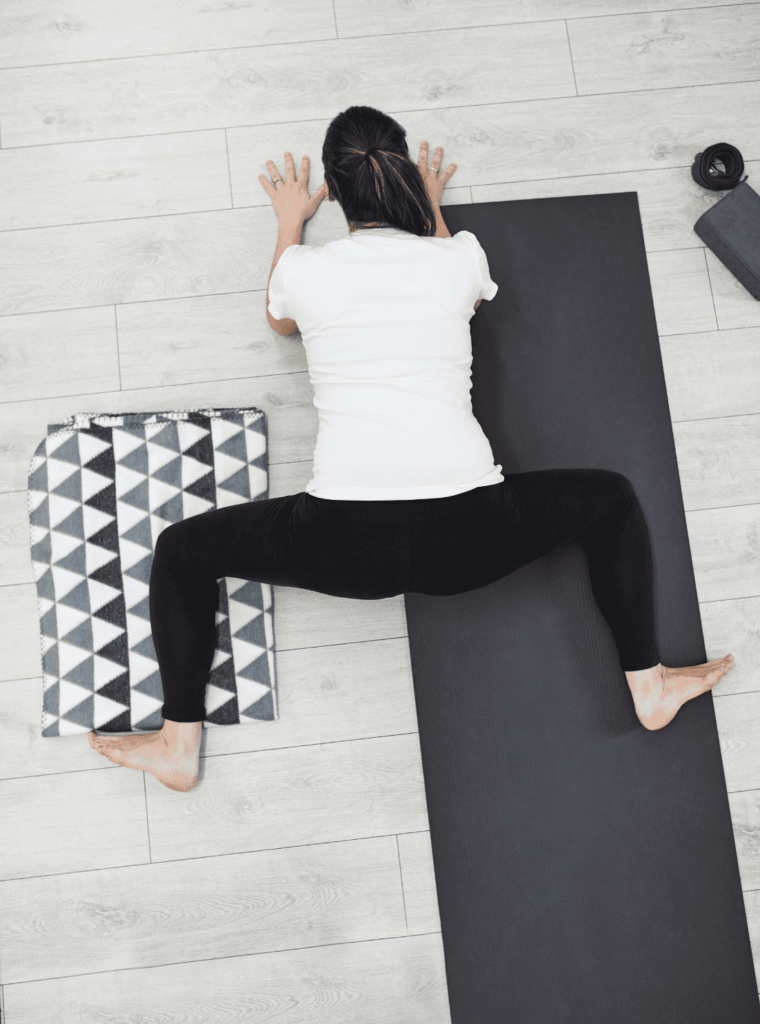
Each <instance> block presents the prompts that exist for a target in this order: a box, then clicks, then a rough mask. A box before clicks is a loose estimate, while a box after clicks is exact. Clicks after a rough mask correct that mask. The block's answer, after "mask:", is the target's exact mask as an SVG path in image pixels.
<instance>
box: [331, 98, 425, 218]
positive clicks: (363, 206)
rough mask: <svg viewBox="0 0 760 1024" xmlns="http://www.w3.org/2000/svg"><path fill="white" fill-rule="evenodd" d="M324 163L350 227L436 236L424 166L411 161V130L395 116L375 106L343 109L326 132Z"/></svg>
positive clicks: (332, 191)
mask: <svg viewBox="0 0 760 1024" xmlns="http://www.w3.org/2000/svg"><path fill="white" fill-rule="evenodd" d="M367 154H368V155H367ZM322 164H323V165H324V169H325V181H326V182H327V187H328V189H329V197H330V199H337V201H338V202H339V203H340V205H341V207H342V208H343V213H344V214H345V215H346V220H348V222H349V224H352V225H354V224H355V225H357V226H361V225H362V224H375V223H382V224H389V225H390V226H391V227H394V228H401V230H402V231H410V232H412V233H413V234H415V235H434V234H435V230H436V224H435V211H434V210H433V207H432V204H431V202H430V197H429V196H428V193H427V189H426V188H425V183H424V181H423V180H422V175H421V174H420V170H419V167H418V166H417V164H415V163H414V162H413V161H412V160H410V159H409V149H408V147H407V144H406V130H405V129H404V128H402V127H401V125H400V124H399V123H398V121H394V119H393V118H392V117H389V116H388V115H387V114H383V113H382V111H380V110H375V109H374V107H349V108H348V109H347V110H343V111H342V112H341V113H340V114H338V116H337V117H334V118H333V120H332V121H331V122H330V125H329V127H328V129H327V133H326V134H325V141H324V145H323V146H322Z"/></svg>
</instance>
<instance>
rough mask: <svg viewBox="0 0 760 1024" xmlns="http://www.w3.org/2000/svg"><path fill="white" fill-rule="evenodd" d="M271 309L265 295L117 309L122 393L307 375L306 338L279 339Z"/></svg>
mask: <svg viewBox="0 0 760 1024" xmlns="http://www.w3.org/2000/svg"><path fill="white" fill-rule="evenodd" d="M265 304H266V291H265V289H263V288H262V289H257V290H256V291H249V292H233V293H232V294H228V295H202V296H195V297H194V298H187V299H170V300H168V301H165V302H134V303H128V304H120V305H118V306H117V307H116V319H117V323H118V329H119V365H120V367H121V381H122V387H123V388H124V390H132V389H134V390H137V389H138V388H148V387H152V386H164V385H167V384H204V383H205V384H210V383H211V382H212V381H215V380H228V379H230V378H234V377H240V376H241V374H246V375H247V374H250V373H255V374H256V376H257V377H266V376H272V375H277V374H283V373H306V372H307V366H306V354H305V352H304V347H303V344H302V343H301V335H300V334H299V333H296V334H293V335H289V336H287V337H284V336H283V335H281V334H277V332H276V331H273V330H272V328H271V327H270V326H269V323H268V322H267V319H266V313H265ZM102 390H103V391H106V390H107V388H103V389H102Z"/></svg>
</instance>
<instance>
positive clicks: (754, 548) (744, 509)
mask: <svg viewBox="0 0 760 1024" xmlns="http://www.w3.org/2000/svg"><path fill="white" fill-rule="evenodd" d="M686 527H687V530H688V533H689V545H690V547H691V557H692V562H693V565H694V577H695V579H696V584H697V594H698V597H699V600H700V602H703V601H724V600H727V599H729V598H732V599H735V598H739V597H756V596H757V595H758V594H760V505H736V506H734V507H733V508H715V509H700V510H699V511H695V512H687V513H686Z"/></svg>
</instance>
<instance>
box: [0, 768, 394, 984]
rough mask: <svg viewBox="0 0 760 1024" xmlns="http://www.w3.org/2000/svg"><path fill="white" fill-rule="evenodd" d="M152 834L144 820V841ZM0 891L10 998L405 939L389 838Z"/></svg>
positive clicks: (86, 875) (0, 934)
mask: <svg viewBox="0 0 760 1024" xmlns="http://www.w3.org/2000/svg"><path fill="white" fill-rule="evenodd" d="M157 785H160V783H157ZM167 792H169V790H167ZM174 795H175V796H176V795H179V796H182V795H184V794H174ZM152 833H153V819H152V817H151V844H152V843H153V834H152ZM0 892H1V893H2V899H3V927H2V930H0V953H1V955H2V964H3V981H4V983H5V985H6V986H9V987H10V988H12V989H13V990H15V987H16V986H17V985H18V983H20V982H29V981H36V980H40V979H43V978H51V977H53V978H62V977H70V976H71V975H82V974H95V973H96V972H99V971H117V970H118V971H125V970H129V969H133V968H141V967H142V968H144V967H160V966H162V965H167V964H179V963H183V962H189V961H196V962H195V963H193V969H194V970H197V969H198V968H199V967H200V964H199V963H198V961H204V960H206V961H209V960H213V959H219V958H223V957H233V958H235V962H237V958H239V957H241V956H248V955H250V954H252V953H264V952H270V951H275V950H283V949H290V948H293V947H300V948H303V947H308V946H324V945H326V944H328V943H353V942H356V943H361V942H366V941H367V940H371V939H379V938H390V937H394V936H397V935H404V934H405V930H406V929H405V923H404V906H403V899H402V895H401V884H400V876H399V866H398V850H397V847H396V837H395V836H394V835H389V836H381V837H380V838H377V839H357V840H355V841H352V842H326V843H322V844H318V845H312V846H290V847H288V848H287V849H281V850H263V851H250V850H244V851H241V852H240V853H238V854H236V855H234V856H228V857H224V856H214V857H201V858H190V859H183V860H178V861H175V862H172V863H167V864H155V863H154V864H144V865H143V864H141V865H136V866H134V867H122V868H107V869H105V870H103V871H77V872H72V873H71V874H65V875H48V876H45V877H38V878H24V879H19V880H17V881H8V882H3V883H1V884H0Z"/></svg>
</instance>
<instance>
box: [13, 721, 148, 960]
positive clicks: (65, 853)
mask: <svg viewBox="0 0 760 1024" xmlns="http://www.w3.org/2000/svg"><path fill="white" fill-rule="evenodd" d="M35 719H36V720H37V721H38V720H39V713H38V714H36V715H35ZM35 731H39V730H38V729H37V730H35ZM82 740H83V742H85V743H86V742H87V740H86V738H84V737H82ZM51 745H53V744H51ZM54 745H55V746H56V747H58V749H59V750H60V749H61V748H60V745H59V744H57V743H56V744H54ZM88 749H90V748H89V745H88ZM90 754H91V755H92V756H93V757H98V758H99V759H100V760H101V761H102V760H105V759H104V758H101V756H100V754H96V753H95V751H93V750H92V749H90ZM107 763H109V764H110V762H107ZM113 767H114V768H116V767H118V766H117V765H114V766H113ZM26 771H27V778H17V779H5V780H4V781H3V784H2V786H0V812H1V813H2V819H3V821H5V822H11V823H12V826H11V828H10V830H9V832H8V833H6V837H5V839H4V841H3V844H2V854H1V855H0V894H1V893H2V892H3V885H4V883H6V881H7V880H8V879H19V878H21V879H27V878H34V877H35V876H38V877H42V876H56V875H64V874H66V872H69V871H76V872H80V871H92V870H98V871H100V870H104V869H106V868H117V867H122V866H124V865H128V864H148V863H150V843H149V835H148V822H147V819H146V813H145V787H144V784H143V778H142V775H143V773H142V772H137V771H124V770H122V771H117V772H115V773H114V772H111V771H108V772H106V771H78V772H77V771H75V772H70V771H62V770H61V769H60V768H59V769H58V772H57V773H56V774H49V775H30V774H28V772H29V769H28V768H27V769H26ZM159 785H160V783H159ZM38 938H39V936H38ZM0 944H2V939H0ZM4 974H5V972H4Z"/></svg>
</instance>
